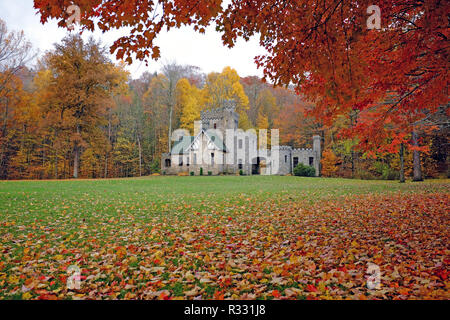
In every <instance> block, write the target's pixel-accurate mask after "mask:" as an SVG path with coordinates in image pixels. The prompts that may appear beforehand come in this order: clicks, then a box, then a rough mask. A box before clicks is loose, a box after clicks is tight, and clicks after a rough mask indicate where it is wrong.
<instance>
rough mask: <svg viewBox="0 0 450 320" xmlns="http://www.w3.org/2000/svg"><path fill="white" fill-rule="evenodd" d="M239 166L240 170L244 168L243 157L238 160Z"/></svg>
mask: <svg viewBox="0 0 450 320" xmlns="http://www.w3.org/2000/svg"><path fill="white" fill-rule="evenodd" d="M238 168H239V170H242V159H239V161H238Z"/></svg>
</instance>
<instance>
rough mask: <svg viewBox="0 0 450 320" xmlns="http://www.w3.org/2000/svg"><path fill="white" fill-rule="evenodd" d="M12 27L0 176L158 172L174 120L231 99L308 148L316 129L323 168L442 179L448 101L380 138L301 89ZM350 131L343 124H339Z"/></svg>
mask: <svg viewBox="0 0 450 320" xmlns="http://www.w3.org/2000/svg"><path fill="white" fill-rule="evenodd" d="M34 52H35V51H34V49H33V47H32V45H31V44H30V42H29V41H28V40H27V37H26V35H25V34H24V33H23V32H21V31H16V30H9V28H8V26H7V25H6V23H5V22H4V21H1V20H0V120H1V129H0V178H1V179H69V178H113V177H139V176H145V175H152V174H159V173H160V157H161V153H164V152H167V151H168V150H169V143H170V142H169V136H170V133H171V132H173V130H175V129H177V128H185V129H188V130H191V131H192V130H193V122H194V120H198V119H199V117H200V111H201V110H204V109H209V108H215V107H219V106H220V105H221V103H222V101H223V100H225V99H234V100H235V101H237V111H238V113H239V115H240V122H239V127H240V128H242V129H244V130H246V129H249V128H255V129H257V130H259V129H279V130H280V143H282V144H287V145H290V146H292V147H310V142H311V137H312V136H313V135H314V134H319V135H320V136H321V137H322V143H323V147H322V150H323V154H322V161H321V166H322V169H321V175H322V176H324V177H346V178H360V179H390V180H394V179H402V180H404V177H406V178H410V177H411V178H413V179H414V180H422V179H424V178H439V177H441V178H442V177H448V176H449V172H450V171H449V169H448V152H447V150H448V137H449V134H448V115H447V113H446V112H447V109H448V108H447V106H442V107H441V108H439V109H438V110H436V111H435V112H430V113H429V114H428V115H427V117H426V120H427V123H426V125H425V126H422V127H421V129H420V130H416V131H411V132H404V131H395V130H391V129H392V128H391V127H392V124H393V122H392V121H391V122H390V123H389V122H386V123H385V124H384V126H383V128H384V129H385V130H386V131H389V130H390V131H389V132H390V133H389V134H386V135H384V136H383V137H382V139H381V140H378V141H377V144H364V143H362V142H364V141H363V139H362V138H361V137H363V136H364V135H365V134H367V132H364V133H363V135H359V136H358V135H349V134H348V130H351V129H352V128H355V123H356V122H357V120H358V119H357V118H358V114H357V111H355V110H350V111H349V112H347V113H345V114H338V115H337V116H336V117H333V118H332V120H331V121H330V118H329V117H328V118H327V117H323V116H322V117H321V116H319V115H318V114H317V112H316V113H315V112H314V111H315V110H316V111H317V109H318V108H319V107H320V105H317V104H316V102H317V101H314V100H313V99H311V98H310V96H309V98H308V97H307V96H306V95H304V94H303V93H302V90H298V88H296V87H294V86H293V85H292V84H291V85H289V84H288V85H283V84H277V85H275V83H274V82H270V81H267V80H266V79H261V78H258V77H256V76H249V77H240V76H239V74H238V73H237V71H236V70H234V69H232V68H230V67H226V68H224V69H223V70H222V71H220V72H213V73H210V74H204V73H203V72H202V70H200V69H199V68H198V67H196V66H190V65H180V64H177V62H176V61H172V62H166V63H165V64H164V65H163V66H162V67H161V70H160V71H159V72H157V73H149V72H144V73H143V74H142V75H141V76H140V77H139V78H134V77H133V75H132V74H130V73H129V72H128V71H126V65H127V64H126V62H124V61H123V60H122V61H121V62H120V63H118V64H115V63H113V62H112V60H111V58H110V55H109V53H108V50H107V48H105V47H104V46H103V45H102V43H101V42H99V41H97V40H96V39H93V38H90V39H89V40H88V41H83V39H82V38H81V37H80V36H79V35H76V34H75V33H74V34H68V35H67V36H66V37H65V38H64V39H63V40H62V42H60V43H57V44H55V46H54V48H53V50H51V51H49V52H46V53H45V54H42V55H40V56H37V55H36V54H35V53H34ZM346 132H347V134H346Z"/></svg>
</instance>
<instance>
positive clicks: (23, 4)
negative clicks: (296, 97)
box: [0, 0, 265, 78]
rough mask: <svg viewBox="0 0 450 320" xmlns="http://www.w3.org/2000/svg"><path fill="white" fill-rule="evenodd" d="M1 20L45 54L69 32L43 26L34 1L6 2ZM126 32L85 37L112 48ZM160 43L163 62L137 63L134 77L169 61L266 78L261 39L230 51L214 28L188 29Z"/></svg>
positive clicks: (165, 36)
mask: <svg viewBox="0 0 450 320" xmlns="http://www.w3.org/2000/svg"><path fill="white" fill-rule="evenodd" d="M75 2H76V1H75ZM0 18H1V19H3V20H5V21H6V24H7V26H8V29H9V30H23V31H24V32H25V35H26V37H27V38H28V39H29V40H30V41H31V42H32V43H33V46H34V47H35V49H38V50H39V52H40V53H41V54H42V53H44V52H45V51H47V50H50V49H52V48H53V44H54V43H55V42H59V41H60V40H61V39H62V38H63V37H64V36H65V35H66V34H67V33H68V31H67V30H66V29H62V28H58V26H57V23H56V20H52V21H50V22H48V23H46V24H45V25H42V24H41V23H40V21H39V19H40V18H39V16H38V15H37V14H36V10H35V9H34V8H33V0H14V1H12V0H8V1H5V0H2V1H1V2H0ZM125 32H126V31H125V30H114V31H111V32H108V33H106V34H102V33H101V32H100V31H98V30H97V31H96V32H94V33H91V32H85V33H84V34H83V38H85V39H86V38H88V37H89V35H94V37H95V38H96V39H97V40H98V39H100V40H101V41H102V43H103V44H104V45H108V46H109V45H111V44H112V43H113V42H114V40H115V39H116V38H117V37H118V36H120V35H123V34H124V33H125ZM156 44H157V45H158V46H159V47H160V48H161V59H160V60H158V61H157V62H155V61H153V60H151V61H150V63H149V66H148V67H146V66H145V63H141V62H139V61H138V62H135V63H133V65H131V66H130V67H129V71H130V72H131V75H132V77H133V78H137V77H139V76H140V75H141V74H142V73H143V72H144V71H150V72H154V71H158V70H159V69H160V66H161V64H162V63H164V62H165V61H176V62H177V63H179V64H189V65H194V66H198V67H200V68H201V69H202V71H203V72H205V73H209V72H212V71H216V72H220V71H222V69H223V68H224V67H226V66H230V67H232V68H234V69H236V70H237V72H238V73H239V75H240V76H241V77H245V76H250V75H257V76H260V77H261V76H262V70H258V69H257V68H256V64H255V63H254V57H255V56H257V55H260V54H264V53H265V51H264V49H263V48H262V47H260V46H259V43H258V39H257V38H254V39H251V40H250V41H249V42H245V41H243V40H239V41H238V43H237V44H236V46H235V47H234V48H233V49H228V48H226V47H224V46H223V44H222V40H221V35H220V34H219V33H217V32H216V31H215V29H214V27H210V28H208V29H207V30H206V33H205V34H199V33H196V32H194V31H193V29H192V28H190V27H184V28H182V29H172V30H171V31H170V32H167V31H165V32H162V33H161V34H160V35H159V37H158V40H157V41H156ZM111 58H113V57H111ZM113 60H114V61H115V59H113Z"/></svg>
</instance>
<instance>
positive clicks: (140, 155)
mask: <svg viewBox="0 0 450 320" xmlns="http://www.w3.org/2000/svg"><path fill="white" fill-rule="evenodd" d="M137 143H138V148H139V177H142V147H141V139H139V135H137Z"/></svg>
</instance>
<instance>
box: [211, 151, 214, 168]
mask: <svg viewBox="0 0 450 320" xmlns="http://www.w3.org/2000/svg"><path fill="white" fill-rule="evenodd" d="M211 165H214V153H211Z"/></svg>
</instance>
